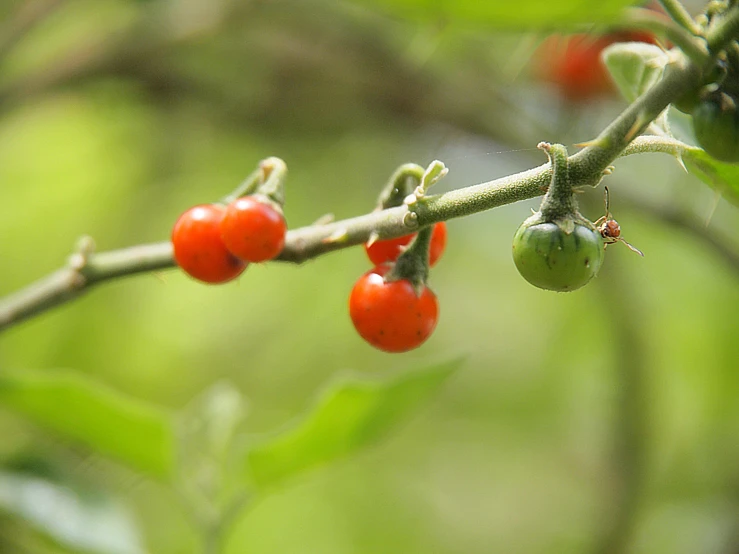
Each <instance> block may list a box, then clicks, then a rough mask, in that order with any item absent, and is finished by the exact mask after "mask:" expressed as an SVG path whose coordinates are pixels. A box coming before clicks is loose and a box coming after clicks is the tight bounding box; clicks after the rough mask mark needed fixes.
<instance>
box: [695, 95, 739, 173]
mask: <svg viewBox="0 0 739 554" xmlns="http://www.w3.org/2000/svg"><path fill="white" fill-rule="evenodd" d="M693 131H694V132H695V138H696V140H697V141H698V144H700V146H701V147H702V148H703V149H704V150H705V151H706V152H708V153H709V154H710V155H711V156H713V157H714V158H716V159H717V160H721V161H724V162H730V163H735V162H739V112H737V106H736V102H735V101H734V99H733V98H732V97H730V96H729V95H727V94H717V95H713V96H711V97H709V98H707V99H705V100H703V101H701V103H700V104H698V107H696V108H695V110H693Z"/></svg>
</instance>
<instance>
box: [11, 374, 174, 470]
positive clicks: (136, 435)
mask: <svg viewBox="0 0 739 554" xmlns="http://www.w3.org/2000/svg"><path fill="white" fill-rule="evenodd" d="M0 404H1V405H4V406H6V407H8V408H10V409H12V410H14V411H16V412H18V413H20V414H22V415H24V416H25V417H27V418H28V419H30V420H32V421H33V422H35V423H36V424H38V425H40V426H42V427H44V428H46V429H49V430H52V431H55V432H57V433H60V434H61V435H63V436H64V437H66V438H69V439H72V440H77V441H80V442H82V443H84V444H85V445H87V446H88V447H89V448H91V449H92V450H94V451H96V452H98V453H100V454H104V455H107V456H110V457H112V458H116V459H117V460H119V461H121V462H124V463H126V464H128V465H130V466H131V467H133V468H136V469H138V470H141V471H144V472H147V473H150V474H152V475H156V476H159V477H163V476H166V475H168V474H169V473H170V470H171V468H172V459H173V453H174V436H173V430H172V424H171V420H170V418H169V417H168V415H167V414H166V413H165V412H163V411H160V410H158V409H156V408H153V407H152V406H149V405H146V404H143V403H141V402H139V401H136V400H134V399H132V398H129V397H126V396H124V395H122V394H120V393H117V392H115V391H113V390H111V389H109V388H107V387H104V386H102V385H100V384H98V383H95V382H93V381H91V380H89V379H88V378H86V377H84V376H82V375H79V374H75V373H72V372H69V371H44V372H40V371H27V370H24V371H22V372H20V371H18V372H13V373H10V372H7V371H6V372H3V373H2V374H0Z"/></svg>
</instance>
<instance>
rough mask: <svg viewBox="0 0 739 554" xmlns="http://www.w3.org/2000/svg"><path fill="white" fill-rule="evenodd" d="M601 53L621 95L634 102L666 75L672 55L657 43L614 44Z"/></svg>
mask: <svg viewBox="0 0 739 554" xmlns="http://www.w3.org/2000/svg"><path fill="white" fill-rule="evenodd" d="M601 56H602V57H603V61H604V62H605V64H606V67H607V68H608V71H609V72H610V74H611V77H613V81H614V82H615V83H616V86H617V87H618V90H619V91H620V92H621V95H622V96H623V97H624V98H625V99H626V100H627V101H629V102H633V101H634V100H636V99H637V98H638V97H639V96H641V95H642V94H644V93H645V92H646V91H647V90H649V89H650V88H651V87H652V86H654V85H655V84H656V83H657V81H659V80H660V79H661V78H662V74H663V73H664V70H665V67H666V66H667V63H668V62H669V56H668V55H667V53H666V52H664V51H662V49H661V48H659V47H658V46H655V45H654V44H646V43H644V42H623V43H616V44H612V45H611V46H609V47H607V48H606V49H604V50H603V52H602V54H601Z"/></svg>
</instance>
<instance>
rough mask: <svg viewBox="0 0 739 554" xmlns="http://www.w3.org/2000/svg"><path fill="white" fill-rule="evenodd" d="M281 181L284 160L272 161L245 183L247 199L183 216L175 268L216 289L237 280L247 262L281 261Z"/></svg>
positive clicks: (174, 236)
mask: <svg viewBox="0 0 739 554" xmlns="http://www.w3.org/2000/svg"><path fill="white" fill-rule="evenodd" d="M275 167H278V168H279V170H275ZM283 178H284V163H283V162H282V160H278V159H276V158H269V159H267V160H265V161H264V162H263V163H262V165H261V166H260V169H259V171H258V172H256V173H255V174H254V175H252V177H251V178H250V179H249V180H247V183H246V187H245V191H246V192H247V193H248V194H247V195H246V196H242V197H238V195H237V197H236V198H234V199H233V200H231V201H230V202H227V203H224V204H202V205H199V206H195V207H194V208H190V209H189V210H187V211H186V212H185V213H183V214H182V215H181V216H180V217H179V219H178V220H177V223H175V226H174V228H173V229H172V246H173V250H174V259H175V261H176V262H177V265H178V266H180V267H181V268H182V269H183V271H185V273H187V274H188V275H190V276H191V277H194V278H195V279H198V280H199V281H203V282H205V283H211V284H216V283H226V282H227V281H230V280H232V279H235V278H236V277H238V276H239V275H241V273H242V272H243V271H244V270H245V269H246V266H247V265H249V263H257V262H266V261H267V260H271V259H273V258H275V257H276V256H278V255H279V254H280V252H282V248H283V247H284V246H285V234H286V233H287V224H286V223H285V217H284V216H283V215H282V206H281V202H280V200H281V199H282V179H283ZM262 180H263V181H264V182H262Z"/></svg>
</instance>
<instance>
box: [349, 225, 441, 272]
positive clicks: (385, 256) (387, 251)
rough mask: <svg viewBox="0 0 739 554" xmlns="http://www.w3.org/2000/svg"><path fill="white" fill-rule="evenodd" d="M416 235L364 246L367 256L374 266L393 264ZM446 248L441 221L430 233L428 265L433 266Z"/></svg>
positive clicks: (412, 234)
mask: <svg viewBox="0 0 739 554" xmlns="http://www.w3.org/2000/svg"><path fill="white" fill-rule="evenodd" d="M415 236H416V233H411V234H410V235H405V236H403V237H398V238H394V239H387V240H378V241H375V242H373V243H372V244H371V245H370V246H367V245H366V244H365V245H364V250H365V252H367V256H368V257H369V259H370V260H371V261H372V263H373V264H375V265H380V264H384V263H386V262H394V261H395V260H397V259H398V256H400V254H401V253H402V252H403V250H405V247H406V246H408V245H409V244H410V242H411V240H413V237H415ZM445 247H446V223H444V222H443V221H442V222H440V223H437V224H436V225H434V231H433V233H431V245H430V246H429V265H435V264H436V262H437V261H439V258H441V255H442V254H443V253H444V248H445Z"/></svg>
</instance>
